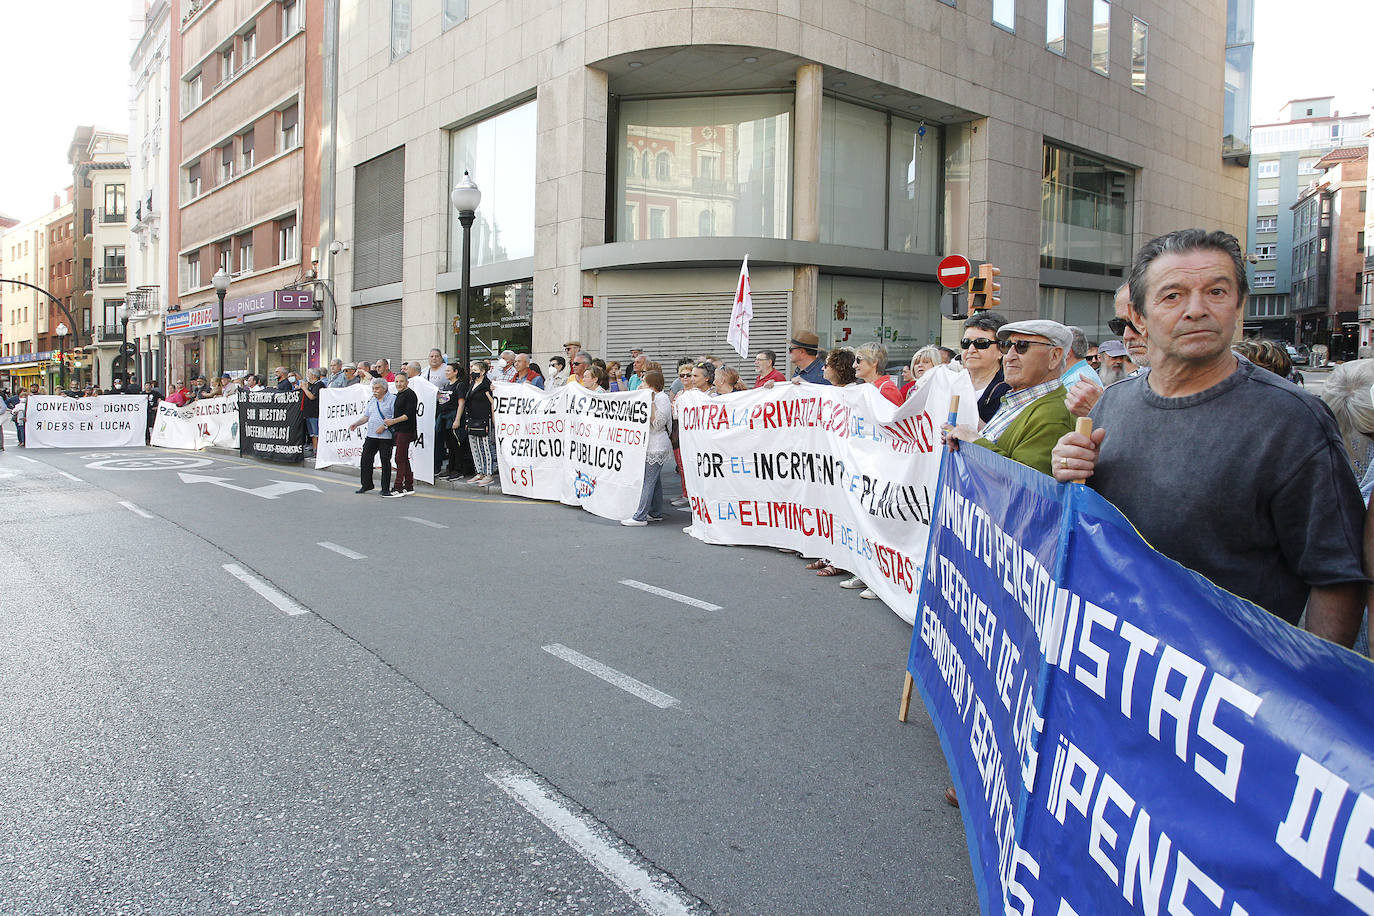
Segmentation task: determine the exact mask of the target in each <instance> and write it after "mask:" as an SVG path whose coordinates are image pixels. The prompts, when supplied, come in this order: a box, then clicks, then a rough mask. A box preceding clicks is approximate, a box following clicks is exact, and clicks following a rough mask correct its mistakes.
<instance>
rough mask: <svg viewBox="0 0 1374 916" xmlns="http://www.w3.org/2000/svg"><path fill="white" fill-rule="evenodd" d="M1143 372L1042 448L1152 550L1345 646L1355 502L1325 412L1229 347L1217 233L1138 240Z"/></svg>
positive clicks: (1357, 514) (1238, 283) (1355, 554)
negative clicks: (1082, 423) (1088, 424)
mask: <svg viewBox="0 0 1374 916" xmlns="http://www.w3.org/2000/svg"><path fill="white" fill-rule="evenodd" d="M1130 287H1131V306H1132V311H1133V314H1134V323H1135V325H1136V327H1138V328H1140V329H1141V331H1142V332H1143V334H1144V337H1145V339H1146V341H1147V345H1148V348H1149V361H1150V368H1149V370H1148V371H1145V372H1142V373H1140V374H1139V375H1138V376H1136V377H1134V378H1130V379H1126V380H1124V381H1122V382H1119V383H1117V384H1116V385H1113V386H1111V387H1109V388H1108V389H1107V390H1106V391H1105V392H1103V394H1102V399H1101V400H1100V401H1099V402H1098V404H1097V406H1096V407H1095V408H1094V409H1093V412H1092V417H1093V420H1094V421H1095V422H1096V423H1097V424H1098V426H1099V427H1100V428H1099V429H1097V430H1095V431H1094V432H1093V434H1092V436H1091V437H1086V436H1082V435H1079V434H1078V433H1076V432H1074V433H1069V434H1068V435H1066V436H1064V437H1063V438H1062V439H1060V440H1059V444H1058V445H1056V446H1055V449H1054V453H1053V464H1054V476H1055V478H1056V479H1057V480H1061V481H1073V480H1084V481H1087V482H1088V484H1089V485H1090V486H1092V487H1093V489H1095V490H1097V491H1098V492H1099V493H1101V494H1102V495H1103V496H1104V497H1106V498H1107V499H1108V500H1109V501H1110V502H1111V503H1112V504H1113V505H1115V506H1116V507H1117V508H1118V509H1120V510H1121V511H1122V512H1123V513H1124V514H1125V515H1126V517H1127V518H1128V519H1130V521H1131V523H1132V524H1134V525H1135V527H1136V528H1137V529H1138V530H1139V531H1140V533H1141V535H1142V536H1143V537H1144V538H1145V540H1147V541H1148V542H1149V543H1150V544H1151V546H1153V547H1154V548H1155V549H1156V550H1158V551H1159V552H1160V553H1163V554H1164V555H1165V556H1168V557H1170V558H1171V559H1174V560H1176V561H1178V562H1179V563H1181V564H1183V565H1184V566H1187V567H1190V568H1192V569H1194V570H1197V571H1198V572H1200V573H1202V574H1203V575H1205V576H1207V578H1209V579H1211V580H1212V581H1213V582H1215V583H1216V584H1217V585H1219V586H1221V587H1222V588H1225V589H1227V590H1228V591H1231V592H1233V593H1235V594H1237V595H1240V596H1241V597H1242V598H1247V599H1249V600H1250V601H1253V602H1254V603H1255V604H1257V605H1259V606H1260V607H1262V608H1264V609H1265V610H1267V611H1269V612H1270V613H1271V614H1274V615H1275V616H1277V617H1281V618H1283V619H1284V620H1286V621H1288V622H1289V623H1292V624H1296V623H1298V621H1299V620H1300V619H1301V618H1302V615H1303V611H1304V609H1306V612H1307V628H1308V629H1309V630H1310V631H1311V632H1313V633H1315V634H1317V635H1319V636H1322V637H1325V638H1326V639H1330V640H1332V641H1333V642H1337V643H1340V644H1341V645H1345V646H1349V645H1351V644H1352V643H1353V642H1354V639H1355V633H1356V631H1357V630H1358V628H1359V624H1360V617H1361V612H1362V610H1363V607H1364V584H1365V581H1366V580H1365V578H1364V572H1363V569H1362V567H1361V541H1362V538H1363V532H1364V504H1363V502H1362V500H1361V499H1360V493H1359V489H1358V487H1357V485H1356V483H1355V477H1354V474H1353V472H1352V471H1351V470H1350V464H1349V462H1348V461H1346V460H1345V457H1344V455H1343V453H1342V445H1341V439H1340V434H1339V432H1338V431H1337V429H1336V423H1335V421H1334V420H1333V419H1332V417H1331V413H1330V411H1329V410H1327V409H1326V407H1325V406H1324V405H1323V404H1322V403H1321V402H1320V401H1319V400H1317V399H1316V398H1314V397H1312V396H1311V395H1308V394H1307V393H1306V392H1304V391H1302V390H1301V389H1299V388H1297V387H1296V386H1294V385H1292V384H1290V383H1289V382H1287V381H1285V380H1283V379H1280V378H1279V377H1278V376H1276V375H1273V374H1272V373H1270V372H1267V371H1265V370H1263V369H1259V368H1257V367H1256V366H1254V365H1252V364H1251V363H1249V362H1247V361H1246V360H1244V359H1241V358H1238V357H1237V356H1235V355H1234V354H1233V353H1232V352H1231V341H1232V339H1233V338H1234V337H1235V332H1236V324H1237V322H1239V321H1240V319H1241V316H1242V314H1243V311H1244V308H1245V296H1246V291H1247V290H1246V280H1245V268H1244V262H1243V254H1242V252H1241V249H1240V246H1239V243H1237V242H1236V240H1235V238H1233V237H1232V236H1230V235H1227V234H1226V233H1224V232H1212V233H1207V232H1203V231H1202V230H1200V229H1188V230H1180V231H1178V232H1172V233H1169V234H1168V235H1165V236H1161V237H1159V238H1157V239H1154V240H1153V241H1151V242H1149V243H1147V244H1146V245H1145V246H1144V247H1143V248H1142V249H1141V250H1140V252H1139V253H1138V254H1137V255H1136V260H1135V265H1134V267H1133V268H1132V270H1131V280H1130Z"/></svg>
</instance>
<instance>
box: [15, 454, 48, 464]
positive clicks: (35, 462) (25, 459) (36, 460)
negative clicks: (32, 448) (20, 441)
mask: <svg viewBox="0 0 1374 916" xmlns="http://www.w3.org/2000/svg"><path fill="white" fill-rule="evenodd" d="M14 457H16V458H18V459H19V460H20V461H27V462H28V463H29V464H42V463H43V462H41V461H39V460H38V459H37V458H26V457H24V456H23V455H15V456H14Z"/></svg>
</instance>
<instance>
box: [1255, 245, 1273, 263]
mask: <svg viewBox="0 0 1374 916" xmlns="http://www.w3.org/2000/svg"><path fill="white" fill-rule="evenodd" d="M1278 248H1279V246H1277V245H1272V244H1266V245H1256V246H1255V257H1256V258H1258V259H1259V260H1261V261H1272V260H1274V258H1276V257H1278V255H1277V251H1278Z"/></svg>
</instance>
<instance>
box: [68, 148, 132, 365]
mask: <svg viewBox="0 0 1374 916" xmlns="http://www.w3.org/2000/svg"><path fill="white" fill-rule="evenodd" d="M128 147H129V138H128V135H127V134H124V133H122V132H118V131H112V130H106V129H103V128H97V127H90V126H83V127H78V128H77V129H76V130H75V132H74V133H73V135H72V141H71V143H70V144H69V145H68V147H67V161H68V162H69V163H70V164H71V166H72V183H73V186H74V187H75V189H76V197H75V201H74V204H75V212H76V214H77V216H78V220H79V222H78V228H77V231H76V234H75V236H74V244H73V258H74V260H75V262H76V270H77V271H78V275H79V276H80V278H81V283H80V284H79V285H78V286H77V288H76V291H75V295H74V297H73V299H74V305H73V310H72V314H73V316H78V313H79V317H78V320H79V321H80V322H81V333H80V340H79V345H81V346H83V347H85V348H86V352H87V358H88V359H89V361H90V365H89V368H88V372H86V373H82V374H81V378H82V380H83V381H86V382H87V383H89V384H94V385H98V386H100V387H102V388H108V387H110V385H111V384H112V383H113V376H112V375H111V373H112V372H113V371H115V370H116V369H118V371H119V372H120V374H121V375H129V374H132V372H131V370H132V369H133V366H132V364H130V365H129V366H127V367H126V366H125V363H124V361H121V362H120V363H119V365H118V366H116V365H115V360H116V359H117V358H118V357H119V353H118V351H119V348H120V346H121V341H122V339H123V329H122V327H121V325H120V320H119V308H120V306H122V305H123V304H124V296H125V294H126V293H127V291H128V272H127V269H126V266H125V260H124V259H125V254H126V252H127V249H128V243H129V242H128V236H129V219H128V185H129V162H128Z"/></svg>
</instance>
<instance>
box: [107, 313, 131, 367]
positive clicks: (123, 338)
mask: <svg viewBox="0 0 1374 916" xmlns="http://www.w3.org/2000/svg"><path fill="white" fill-rule="evenodd" d="M115 316H116V317H117V318H119V336H120V341H119V374H120V375H122V376H124V384H126V385H127V384H129V306H128V305H126V304H124V303H122V302H121V303H120V304H119V308H118V309H117V310H116V311H115ZM112 374H113V373H112ZM110 381H111V382H113V381H114V379H110Z"/></svg>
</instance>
